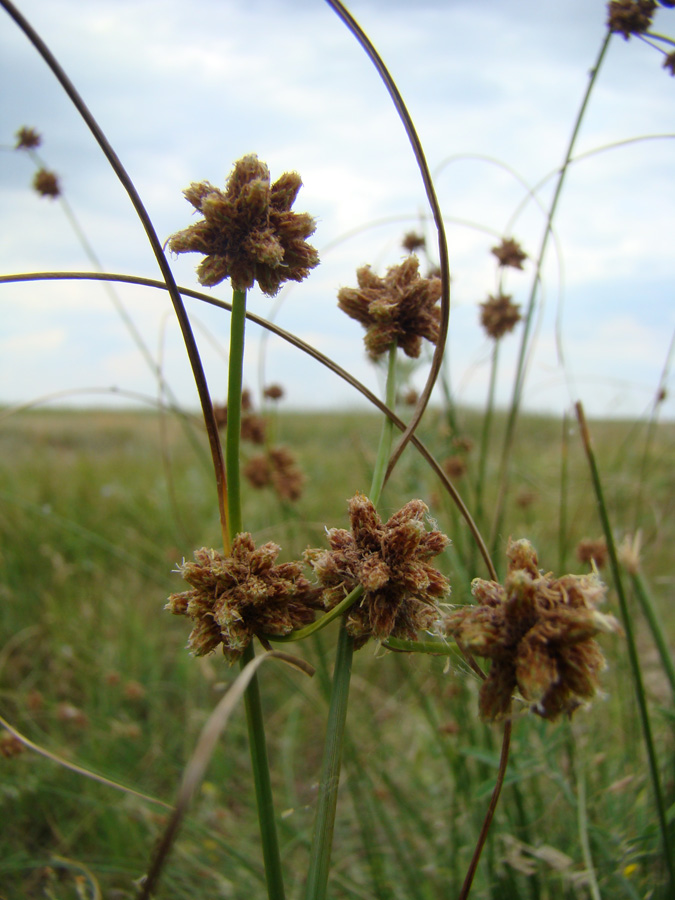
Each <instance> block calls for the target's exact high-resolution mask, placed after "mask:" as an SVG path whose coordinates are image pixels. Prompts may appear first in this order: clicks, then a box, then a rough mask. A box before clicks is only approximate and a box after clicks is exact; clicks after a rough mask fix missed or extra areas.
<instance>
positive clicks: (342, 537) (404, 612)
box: [305, 494, 450, 648]
mask: <svg viewBox="0 0 675 900" xmlns="http://www.w3.org/2000/svg"><path fill="white" fill-rule="evenodd" d="M427 514H428V509H427V507H426V505H425V504H424V503H423V502H422V501H421V500H411V501H410V502H409V503H406V505H405V506H404V507H403V508H402V509H400V510H399V511H398V512H397V513H394V515H393V516H391V518H390V519H389V521H388V522H386V523H385V524H382V520H381V519H380V516H379V515H378V513H377V511H376V509H375V507H374V505H373V504H372V503H371V501H370V500H369V499H368V498H367V497H365V496H364V495H363V494H356V496H354V497H352V499H351V500H350V502H349V518H350V520H351V526H352V528H351V532H349V531H346V530H344V529H342V528H332V529H331V530H330V531H329V532H328V543H329V544H330V547H331V549H330V550H320V549H316V550H308V551H306V554H305V558H306V559H307V561H308V562H309V564H310V565H311V567H312V568H313V569H314V573H315V574H316V576H317V579H318V581H319V584H320V585H321V586H322V587H323V600H324V604H325V606H326V608H327V609H332V608H333V607H334V606H336V605H337V604H338V603H339V602H340V601H341V600H344V598H345V597H346V596H347V594H349V593H350V592H351V591H353V590H354V588H356V587H357V586H358V585H361V586H362V587H363V588H364V594H363V596H362V597H361V599H360V600H357V601H356V603H355V604H354V605H353V606H352V607H351V609H350V610H349V612H348V613H347V630H348V632H349V633H350V634H351V635H352V637H353V638H354V642H355V646H356V647H357V648H358V647H362V646H363V644H365V643H366V641H367V640H368V639H369V638H371V637H372V638H375V639H376V640H378V641H384V640H386V639H387V638H388V637H399V638H404V639H408V640H416V638H417V632H418V631H420V630H427V629H430V628H432V627H433V626H434V624H435V623H436V621H437V620H438V618H439V615H440V611H439V608H438V603H439V602H440V601H442V600H444V599H445V598H446V597H447V596H448V595H449V593H450V586H449V584H448V580H447V578H446V577H445V576H444V575H442V574H441V573H440V572H439V571H438V569H436V568H435V567H434V566H432V565H430V564H429V562H428V560H430V559H431V558H432V557H434V556H438V554H439V553H441V552H442V551H443V550H444V549H445V547H447V545H448V544H449V543H450V542H449V540H448V538H447V537H446V536H445V535H444V534H441V532H440V531H427V530H426V528H425V527H424V522H425V519H426V517H427Z"/></svg>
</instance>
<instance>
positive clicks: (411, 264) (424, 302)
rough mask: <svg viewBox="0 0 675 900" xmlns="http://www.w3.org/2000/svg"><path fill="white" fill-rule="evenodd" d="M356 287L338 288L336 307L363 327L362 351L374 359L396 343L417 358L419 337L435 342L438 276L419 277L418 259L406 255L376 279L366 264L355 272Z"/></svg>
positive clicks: (439, 290)
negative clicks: (405, 257)
mask: <svg viewBox="0 0 675 900" xmlns="http://www.w3.org/2000/svg"><path fill="white" fill-rule="evenodd" d="M356 279H357V281H358V283H359V286H358V288H340V290H339V291H338V306H339V307H340V309H341V310H342V311H343V312H346V313H347V315H348V316H350V317H351V318H352V319H356V321H357V322H360V323H361V324H362V325H363V326H364V327H365V329H366V334H365V337H364V341H365V344H366V350H367V351H368V353H369V354H370V356H371V357H372V358H373V359H377V357H378V356H381V355H382V354H383V353H385V352H386V351H387V350H388V349H389V348H390V347H391V345H392V344H393V343H394V342H396V343H397V344H398V346H399V347H400V348H401V349H402V350H403V351H404V352H405V353H406V354H407V355H408V356H411V357H418V356H419V355H420V351H421V349H422V338H426V339H427V340H428V341H431V343H432V344H435V343H436V342H437V341H438V335H439V328H440V321H441V310H440V307H439V306H438V301H439V299H440V297H441V279H440V278H435V277H434V278H422V277H421V275H420V274H419V261H418V259H417V257H416V256H409V257H408V258H407V259H405V260H404V261H403V262H402V263H401V265H400V266H391V267H390V268H389V269H387V274H386V275H385V276H384V278H379V277H378V276H377V275H375V273H374V272H372V271H371V268H370V266H363V267H362V268H360V269H358V270H357V272H356Z"/></svg>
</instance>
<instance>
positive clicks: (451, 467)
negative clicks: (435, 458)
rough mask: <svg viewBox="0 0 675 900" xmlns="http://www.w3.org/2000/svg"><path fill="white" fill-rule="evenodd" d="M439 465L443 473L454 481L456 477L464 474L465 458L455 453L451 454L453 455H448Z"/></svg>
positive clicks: (461, 476)
mask: <svg viewBox="0 0 675 900" xmlns="http://www.w3.org/2000/svg"><path fill="white" fill-rule="evenodd" d="M441 465H442V466H443V471H444V472H445V474H446V475H447V476H448V478H450V479H451V480H452V481H456V480H457V479H458V478H463V477H464V475H466V468H467V467H466V460H465V459H464V457H463V456H460V455H459V454H457V453H455V454H453V456H448V458H447V459H444V460H443V462H442V463H441Z"/></svg>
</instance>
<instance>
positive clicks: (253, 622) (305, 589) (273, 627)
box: [165, 533, 321, 662]
mask: <svg viewBox="0 0 675 900" xmlns="http://www.w3.org/2000/svg"><path fill="white" fill-rule="evenodd" d="M279 551H280V548H279V547H278V546H277V545H276V544H272V543H268V544H263V545H262V546H261V547H258V548H256V546H255V543H254V542H253V538H252V537H251V535H250V534H248V533H241V534H238V535H237V536H236V537H235V539H234V541H233V542H232V552H231V554H230V556H224V555H223V554H222V553H219V552H218V551H217V550H209V549H206V548H205V547H203V548H202V549H201V550H195V552H194V562H185V561H184V562H183V563H182V565H180V566H179V567H178V571H179V572H180V574H181V575H182V576H183V578H184V580H185V581H187V583H188V584H189V585H190V590H188V591H183V592H182V593H179V594H172V595H171V596H170V597H169V599H168V602H167V604H166V607H165V608H166V609H168V610H170V611H171V612H172V613H173V614H174V615H177V616H187V617H188V618H189V619H192V621H193V623H194V624H193V628H192V632H191V633H190V637H189V639H188V647H189V649H190V650H191V651H192V653H194V655H195V656H204V655H205V654H207V653H210V652H211V651H212V650H215V649H216V647H218V645H219V644H220V645H222V648H223V653H224V654H225V656H226V657H227V658H228V659H229V660H230V661H231V662H234V661H236V660H237V659H238V658H239V657H240V656H241V654H242V653H243V651H244V650H245V649H246V647H247V646H248V645H249V643H250V642H251V640H252V638H253V637H254V635H256V634H289V632H291V631H293V630H294V629H295V628H300V627H302V626H303V625H308V624H309V623H310V622H312V621H313V620H314V616H315V611H316V610H317V609H320V608H321V602H320V599H319V591H318V590H317V588H315V587H314V586H313V585H311V584H310V582H309V581H308V580H307V578H305V576H304V575H303V574H302V564H301V563H299V562H288V563H280V564H278V565H277V564H276V559H277V556H278V555H279Z"/></svg>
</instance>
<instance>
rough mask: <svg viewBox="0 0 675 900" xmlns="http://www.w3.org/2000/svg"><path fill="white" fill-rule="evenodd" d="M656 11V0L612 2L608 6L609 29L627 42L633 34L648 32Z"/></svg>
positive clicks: (620, 0)
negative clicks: (620, 35)
mask: <svg viewBox="0 0 675 900" xmlns="http://www.w3.org/2000/svg"><path fill="white" fill-rule="evenodd" d="M655 11H656V3H655V2H654V0H611V2H610V3H608V4H607V14H608V15H607V27H608V28H609V30H610V31H613V32H618V33H619V34H622V35H623V37H624V40H626V41H627V40H628V38H629V37H630V36H631V35H632V34H643V32H645V31H647V29H648V28H649V26H650V25H651V24H652V18H653V16H654V12H655Z"/></svg>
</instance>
